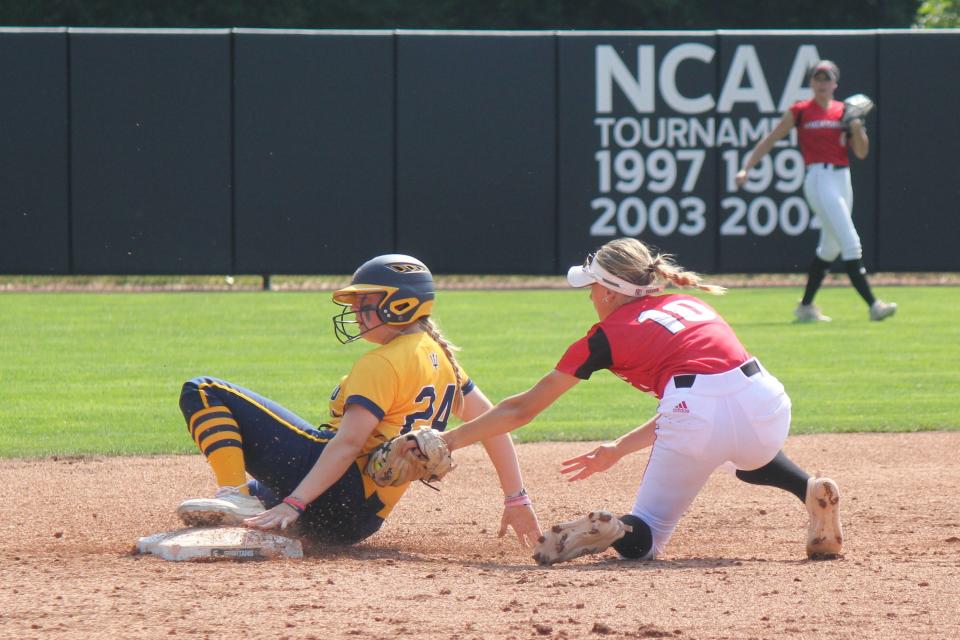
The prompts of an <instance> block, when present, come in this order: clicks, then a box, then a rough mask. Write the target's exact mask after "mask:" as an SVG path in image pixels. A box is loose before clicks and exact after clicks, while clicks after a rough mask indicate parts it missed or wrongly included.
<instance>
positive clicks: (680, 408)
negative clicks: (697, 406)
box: [673, 400, 690, 413]
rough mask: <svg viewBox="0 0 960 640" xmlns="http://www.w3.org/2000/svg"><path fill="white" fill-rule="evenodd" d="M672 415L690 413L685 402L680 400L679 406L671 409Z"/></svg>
mask: <svg viewBox="0 0 960 640" xmlns="http://www.w3.org/2000/svg"><path fill="white" fill-rule="evenodd" d="M673 412H674V413H690V409H687V401H686V400H681V401H680V404H678V405H677V406H675V407H674V408H673Z"/></svg>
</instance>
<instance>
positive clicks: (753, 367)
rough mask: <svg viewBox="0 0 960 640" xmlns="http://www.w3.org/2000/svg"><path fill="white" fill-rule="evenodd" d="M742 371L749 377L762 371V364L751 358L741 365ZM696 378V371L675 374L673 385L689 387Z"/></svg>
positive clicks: (678, 387) (682, 387)
mask: <svg viewBox="0 0 960 640" xmlns="http://www.w3.org/2000/svg"><path fill="white" fill-rule="evenodd" d="M740 371H743V375H745V376H747V377H748V378H749V377H751V376H755V375H757V374H758V373H760V365H758V364H757V361H756V360H751V361H749V362H747V363H746V364H743V365H741V366H740ZM696 379H697V374H695V373H685V374H683V375H680V376H673V386H675V387H676V388H677V389H689V388H690V387H692V386H693V381H694V380H696Z"/></svg>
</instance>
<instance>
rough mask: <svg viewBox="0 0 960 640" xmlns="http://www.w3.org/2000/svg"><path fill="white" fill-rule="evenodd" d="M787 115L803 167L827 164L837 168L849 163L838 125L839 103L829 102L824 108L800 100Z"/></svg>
mask: <svg viewBox="0 0 960 640" xmlns="http://www.w3.org/2000/svg"><path fill="white" fill-rule="evenodd" d="M790 113H792V114H793V122H794V123H795V124H796V126H797V140H798V142H799V143H800V153H802V154H803V162H804V164H816V163H820V162H828V163H830V164H832V165H836V166H840V167H846V166H848V165H849V164H850V158H849V156H848V155H847V136H846V132H845V131H844V130H843V124H842V123H841V122H840V119H841V118H842V117H843V103H842V102H838V101H837V100H831V101H830V106H828V107H827V108H826V109H824V108H823V107H821V106H820V105H819V104H817V101H816V100H812V99H811V100H801V101H800V102H797V103H794V105H793V106H792V107H790Z"/></svg>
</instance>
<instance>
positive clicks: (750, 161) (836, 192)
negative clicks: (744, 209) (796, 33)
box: [735, 60, 897, 322]
mask: <svg viewBox="0 0 960 640" xmlns="http://www.w3.org/2000/svg"><path fill="white" fill-rule="evenodd" d="M839 80H840V69H839V68H838V67H837V65H836V64H834V63H833V62H831V61H830V60H821V61H819V62H818V63H817V64H816V65H814V67H813V69H812V70H811V75H810V87H811V89H813V98H811V99H810V100H802V101H800V102H797V103H794V105H793V106H792V107H790V109H789V110H787V112H786V113H784V114H783V118H781V120H780V122H779V123H778V124H777V126H776V127H774V129H773V130H772V131H771V132H770V133H769V134H767V135H766V136H764V138H763V139H761V140H760V142H758V143H757V146H756V147H754V149H753V151H752V152H751V153H750V155H749V156H747V160H746V162H744V164H743V168H742V169H741V170H740V171H739V172H738V173H737V175H736V177H735V180H736V183H737V186H738V187H742V186H743V184H744V183H745V182H746V181H747V173H748V172H749V171H750V169H752V168H753V167H754V166H756V164H757V163H758V162H760V160H761V159H763V156H765V155H766V154H767V153H769V152H770V150H771V149H772V148H773V145H774V144H776V142H777V141H779V140H780V139H782V138H783V137H785V136H786V135H787V134H789V133H790V129H792V128H793V127H797V139H798V142H799V145H800V152H801V153H802V154H803V162H804V164H805V165H806V177H805V178H804V183H803V193H804V196H805V197H806V199H807V202H808V203H809V204H810V209H811V210H812V211H813V212H814V214H815V215H816V216H817V218H818V219H819V220H820V225H821V229H820V242H819V244H818V245H817V251H816V255H815V256H814V258H813V262H812V263H811V264H810V270H809V273H808V275H807V286H806V289H805V290H804V292H803V299H802V300H800V304H798V305H797V308H796V310H795V311H794V315H795V316H796V317H797V320H799V321H801V322H817V321H819V322H829V321H830V318H829V317H828V316H826V315H824V314H823V313H822V312H821V311H820V309H819V307H817V305H815V304H814V303H813V299H814V296H816V294H817V291H818V290H819V289H820V285H821V284H822V283H823V279H824V278H825V277H826V276H827V273H829V271H830V266H831V265H832V264H833V263H834V261H836V259H837V258H840V260H841V261H842V262H843V266H844V268H845V269H846V271H847V275H849V276H850V282H851V283H852V284H853V286H854V288H855V289H856V290H857V293H859V294H860V296H861V297H862V298H863V300H864V301H865V302H866V303H867V305H868V306H869V308H870V319H871V320H883V319H884V318H887V317H889V316H892V315H893V314H894V313H895V312H896V311H897V305H896V304H895V303H893V302H884V301H883V300H878V299H877V298H876V297H875V296H874V295H873V292H872V290H871V289H870V283H869V282H868V281H867V276H866V273H867V270H866V268H865V267H864V266H863V260H862V257H863V250H862V247H861V244H860V236H859V235H858V234H857V229H856V227H854V225H853V218H852V212H853V187H852V185H851V182H850V166H849V165H850V159H849V154H848V151H849V150H852V151H853V154H854V155H855V156H857V157H858V158H859V159H861V160H863V159H864V158H866V157H867V154H868V153H869V151H870V140H869V139H868V138H867V130H866V128H865V126H864V122H863V117H865V116H866V113H869V109H867V110H865V112H864V111H858V110H856V109H855V108H853V107H852V106H847V105H845V104H844V103H843V102H839V101H837V100H834V98H833V94H834V92H835V91H836V90H837V86H838V85H837V83H838V81H839ZM864 99H865V98H864ZM869 106H870V107H872V102H870V103H869Z"/></svg>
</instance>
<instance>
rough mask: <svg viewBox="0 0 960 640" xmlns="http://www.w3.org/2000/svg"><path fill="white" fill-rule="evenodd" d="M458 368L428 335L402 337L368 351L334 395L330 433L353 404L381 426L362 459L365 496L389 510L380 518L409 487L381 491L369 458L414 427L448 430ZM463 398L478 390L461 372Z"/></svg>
mask: <svg viewBox="0 0 960 640" xmlns="http://www.w3.org/2000/svg"><path fill="white" fill-rule="evenodd" d="M456 380H457V378H456V376H455V375H454V370H453V366H452V365H451V363H450V360H449V359H448V358H447V356H446V354H445V353H444V352H443V349H442V348H441V347H440V345H438V344H437V342H436V341H435V340H434V339H433V338H432V337H430V335H429V334H428V333H426V332H418V333H410V334H403V335H399V336H397V337H396V338H394V339H393V340H391V341H390V342H388V343H387V344H384V345H380V346H379V347H377V348H375V349H373V350H371V351H368V352H367V353H365V354H364V355H362V356H361V357H360V359H359V360H357V362H356V363H355V364H354V365H353V368H352V369H351V370H350V373H349V374H347V375H346V376H344V377H343V378H342V379H341V380H340V384H339V385H337V387H336V388H335V389H334V390H333V393H332V394H331V397H330V422H329V425H330V429H332V430H336V429H337V428H338V427H339V425H340V421H341V420H342V419H343V413H344V411H345V410H346V407H347V406H348V405H359V406H361V407H363V408H364V409H366V410H367V411H369V412H370V413H372V414H373V415H374V416H376V417H377V418H378V419H379V421H380V423H379V424H378V425H377V427H376V428H375V429H374V431H373V433H372V434H370V438H369V439H368V440H367V441H366V443H365V444H364V446H363V449H362V450H361V452H362V454H363V456H362V457H361V458H358V459H357V464H358V465H360V470H361V472H362V473H363V484H364V493H365V494H366V497H367V498H369V497H370V495H371V494H372V493H373V492H376V493H377V494H378V495H379V498H380V500H381V501H382V502H383V503H384V505H385V507H384V508H383V509H382V510H381V511H380V512H378V514H377V515H378V516H380V517H381V518H386V516H387V514H389V513H390V511H391V510H392V509H393V507H394V505H396V503H397V501H398V500H399V499H400V496H402V495H403V492H404V491H406V489H407V487H408V486H409V483H408V484H405V485H402V486H399V487H380V486H378V485H376V484H375V483H374V482H373V480H372V479H371V478H370V477H369V476H368V475H367V474H366V473H365V472H364V468H365V467H366V463H367V454H369V453H370V451H372V450H373V449H375V448H376V447H378V446H379V445H380V444H382V443H384V442H386V441H387V440H389V439H391V438H393V437H395V436H398V435H400V434H402V433H406V432H407V431H409V430H410V429H414V428H418V427H420V426H421V425H427V426H430V427H432V428H434V429H437V430H438V431H443V430H444V429H446V427H447V421H448V420H449V419H450V414H451V411H452V409H453V403H454V396H455V393H454V392H455V390H456ZM460 385H461V388H462V389H463V394H464V395H466V394H467V393H469V392H470V391H472V390H473V383H472V381H470V380H469V379H468V378H467V376H466V374H465V373H464V372H463V369H460Z"/></svg>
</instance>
